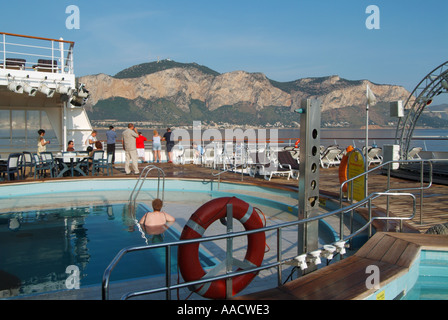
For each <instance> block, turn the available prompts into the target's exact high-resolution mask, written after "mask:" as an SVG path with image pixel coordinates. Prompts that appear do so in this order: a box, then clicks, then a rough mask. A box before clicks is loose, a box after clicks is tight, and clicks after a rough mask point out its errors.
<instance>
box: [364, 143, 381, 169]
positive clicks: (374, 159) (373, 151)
mask: <svg viewBox="0 0 448 320" xmlns="http://www.w3.org/2000/svg"><path fill="white" fill-rule="evenodd" d="M382 153H383V150H382V149H381V148H377V147H374V148H370V150H369V152H368V153H367V161H368V164H369V166H370V165H371V164H382V163H383V156H382Z"/></svg>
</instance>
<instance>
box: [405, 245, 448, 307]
mask: <svg viewBox="0 0 448 320" xmlns="http://www.w3.org/2000/svg"><path fill="white" fill-rule="evenodd" d="M403 300H448V252H447V251H432V250H423V251H422V252H421V255H420V261H419V265H418V277H417V280H416V282H415V284H414V286H413V287H412V288H411V289H410V290H409V291H408V292H407V293H406V295H405V296H404V297H403Z"/></svg>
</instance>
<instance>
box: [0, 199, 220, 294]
mask: <svg viewBox="0 0 448 320" xmlns="http://www.w3.org/2000/svg"><path fill="white" fill-rule="evenodd" d="M147 211H149V209H148V208H147V207H146V206H145V205H142V204H140V205H139V206H138V209H137V212H136V219H137V221H138V220H139V219H140V218H141V217H142V216H143V215H144V213H145V212H147ZM179 236H180V232H179V231H177V230H176V229H174V228H173V227H170V228H169V229H167V230H166V231H165V232H164V233H163V234H161V235H148V234H145V233H144V232H142V230H141V228H139V226H138V225H137V224H136V223H135V219H132V218H131V217H130V216H129V210H128V208H127V205H125V204H113V205H103V206H86V207H68V208H63V209H48V210H34V211H27V212H14V213H4V214H0V270H2V271H4V272H7V273H9V274H12V275H14V276H16V277H18V278H19V279H20V280H21V283H22V285H21V287H20V289H19V294H21V295H28V294H36V293H41V292H50V291H56V290H64V289H67V285H66V280H67V279H68V277H69V276H70V275H71V274H72V273H66V269H67V267H69V266H76V267H77V268H78V269H79V280H80V281H79V283H80V287H81V288H82V287H87V286H92V285H99V284H101V281H102V276H103V273H104V270H105V269H106V268H107V266H108V265H109V263H110V262H111V261H112V259H113V258H114V257H115V256H116V255H117V253H118V252H119V251H120V250H121V249H123V248H125V247H131V246H141V245H146V244H151V243H159V242H171V241H176V240H178V239H179ZM171 253H172V257H171V272H172V273H175V272H177V248H175V247H173V248H172V251H171ZM201 258H202V263H203V265H204V266H205V267H207V266H213V265H214V263H213V262H212V260H211V259H209V258H207V257H206V256H205V255H203V254H201ZM164 274H165V250H164V248H158V249H152V250H145V251H139V252H134V253H130V254H127V255H125V256H124V257H123V259H122V260H121V261H120V263H119V264H118V265H117V266H116V268H115V269H114V271H113V272H112V276H111V281H119V280H129V279H135V278H141V277H151V276H160V275H164Z"/></svg>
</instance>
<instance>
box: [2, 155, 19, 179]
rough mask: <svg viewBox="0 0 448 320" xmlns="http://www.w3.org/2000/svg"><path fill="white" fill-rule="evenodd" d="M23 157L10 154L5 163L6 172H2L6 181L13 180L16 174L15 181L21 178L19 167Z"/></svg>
mask: <svg viewBox="0 0 448 320" xmlns="http://www.w3.org/2000/svg"><path fill="white" fill-rule="evenodd" d="M22 157H23V155H22V154H21V153H11V154H10V155H9V157H8V162H7V163H6V171H5V172H4V173H5V174H6V176H7V178H8V180H15V179H16V176H15V175H16V174H17V180H18V179H19V178H20V177H21V176H22V175H21V174H20V167H21V161H22Z"/></svg>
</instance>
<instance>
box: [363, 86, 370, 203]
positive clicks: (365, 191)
mask: <svg viewBox="0 0 448 320" xmlns="http://www.w3.org/2000/svg"><path fill="white" fill-rule="evenodd" d="M368 91H369V86H368V85H367V92H366V96H367V105H366V149H365V159H364V161H365V164H364V165H365V171H366V172H367V171H369V161H368V158H367V156H368V154H369V98H368V96H369V92H368ZM368 180H369V178H368V175H367V173H366V174H365V176H364V181H365V183H364V184H365V186H364V197H365V198H367V195H368V194H369V192H368V191H367V186H368Z"/></svg>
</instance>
